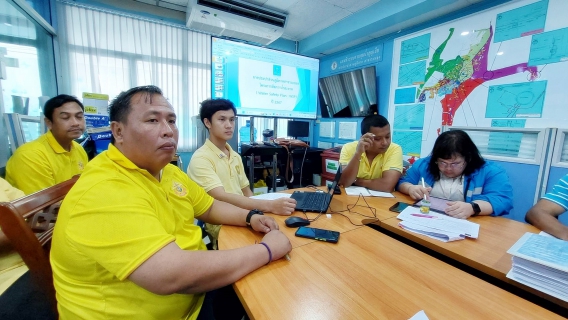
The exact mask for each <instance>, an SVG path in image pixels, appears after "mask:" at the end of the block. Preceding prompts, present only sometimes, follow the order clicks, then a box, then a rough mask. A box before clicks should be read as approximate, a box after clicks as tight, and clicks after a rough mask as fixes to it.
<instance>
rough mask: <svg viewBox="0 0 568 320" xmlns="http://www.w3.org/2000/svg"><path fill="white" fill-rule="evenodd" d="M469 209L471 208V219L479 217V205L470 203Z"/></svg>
mask: <svg viewBox="0 0 568 320" xmlns="http://www.w3.org/2000/svg"><path fill="white" fill-rule="evenodd" d="M470 204H471V207H472V208H473V214H472V215H471V216H472V217H475V216H477V215H479V214H480V213H481V208H480V207H479V205H478V204H477V203H475V202H470Z"/></svg>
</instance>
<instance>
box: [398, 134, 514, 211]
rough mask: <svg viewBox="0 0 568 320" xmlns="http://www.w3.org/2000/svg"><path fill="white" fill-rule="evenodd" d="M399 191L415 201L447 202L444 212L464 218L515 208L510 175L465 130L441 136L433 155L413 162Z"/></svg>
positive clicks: (401, 181)
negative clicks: (484, 152) (432, 199)
mask: <svg viewBox="0 0 568 320" xmlns="http://www.w3.org/2000/svg"><path fill="white" fill-rule="evenodd" d="M422 178H423V179H424V183H425V185H424V186H423V185H422ZM397 190H398V191H400V192H402V193H405V194H408V195H410V197H411V198H412V199H415V200H419V199H422V198H423V197H424V195H427V196H432V197H436V198H442V199H447V200H448V202H447V203H448V207H447V208H446V209H445V212H446V213H447V214H448V215H450V216H452V217H455V218H461V219H467V218H469V217H472V216H476V215H493V216H500V215H504V214H507V213H508V212H509V211H510V210H511V209H512V208H513V188H512V186H511V184H510V183H509V178H508V176H507V174H506V173H505V171H504V170H503V169H502V168H501V167H499V166H497V165H496V164H493V163H491V162H488V161H486V160H484V159H483V157H481V154H480V153H479V150H478V149H477V147H476V146H475V144H474V143H473V141H472V140H471V138H470V137H469V136H468V134H467V133H465V132H464V131H462V130H453V131H447V132H444V133H442V134H441V135H440V136H439V137H438V139H436V142H435V143H434V148H433V149H432V154H431V155H430V156H428V157H426V158H422V159H419V160H418V161H416V163H414V165H413V166H412V167H411V168H410V169H409V170H408V172H407V173H406V175H405V176H403V177H402V178H401V179H400V181H399V183H398V186H397Z"/></svg>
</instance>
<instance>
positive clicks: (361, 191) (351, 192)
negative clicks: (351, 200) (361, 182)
mask: <svg viewBox="0 0 568 320" xmlns="http://www.w3.org/2000/svg"><path fill="white" fill-rule="evenodd" d="M345 193H347V195H348V196H358V195H363V196H365V197H382V198H394V196H393V195H392V193H388V192H381V191H374V190H369V189H367V188H365V187H357V186H351V187H348V188H345Z"/></svg>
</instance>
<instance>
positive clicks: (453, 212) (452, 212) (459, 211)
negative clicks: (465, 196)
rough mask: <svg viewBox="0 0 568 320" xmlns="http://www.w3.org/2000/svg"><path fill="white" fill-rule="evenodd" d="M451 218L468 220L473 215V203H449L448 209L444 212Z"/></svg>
mask: <svg viewBox="0 0 568 320" xmlns="http://www.w3.org/2000/svg"><path fill="white" fill-rule="evenodd" d="M444 211H445V212H446V213H447V214H448V215H449V216H450V217H454V218H458V219H467V218H469V217H471V216H472V215H473V213H474V212H473V207H472V206H471V203H467V202H463V201H448V207H447V208H446V210H444Z"/></svg>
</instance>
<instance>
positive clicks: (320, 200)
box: [290, 167, 341, 212]
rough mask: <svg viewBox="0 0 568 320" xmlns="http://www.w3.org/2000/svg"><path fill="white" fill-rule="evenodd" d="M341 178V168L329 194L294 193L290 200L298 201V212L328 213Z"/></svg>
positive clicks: (313, 192) (314, 192)
mask: <svg viewBox="0 0 568 320" xmlns="http://www.w3.org/2000/svg"><path fill="white" fill-rule="evenodd" d="M339 178H341V167H339V169H338V170H337V173H336V174H335V179H334V180H333V183H332V185H331V187H329V188H328V192H319V191H294V193H292V195H291V196H290V198H292V199H294V200H296V210H298V211H310V212H326V211H327V208H329V204H330V203H331V199H332V198H333V192H334V190H335V187H337V184H338V183H339Z"/></svg>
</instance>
